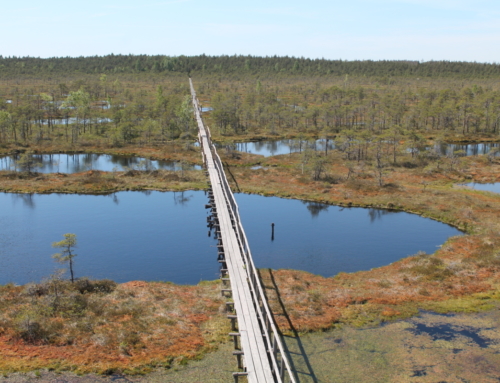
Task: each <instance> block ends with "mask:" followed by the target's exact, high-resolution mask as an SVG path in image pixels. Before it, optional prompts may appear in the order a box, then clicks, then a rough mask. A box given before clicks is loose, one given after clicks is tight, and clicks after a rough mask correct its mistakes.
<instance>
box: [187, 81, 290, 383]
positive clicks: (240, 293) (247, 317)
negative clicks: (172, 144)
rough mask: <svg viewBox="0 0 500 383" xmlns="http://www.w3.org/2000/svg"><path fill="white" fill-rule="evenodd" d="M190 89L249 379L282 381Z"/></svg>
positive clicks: (223, 183) (218, 169)
mask: <svg viewBox="0 0 500 383" xmlns="http://www.w3.org/2000/svg"><path fill="white" fill-rule="evenodd" d="M190 83H191V81H190ZM191 91H192V95H193V104H194V106H195V109H196V120H197V123H198V127H199V133H198V137H199V139H200V142H201V144H202V151H203V158H204V161H205V165H206V168H207V172H208V176H209V179H210V183H211V185H212V195H211V196H210V197H211V201H212V202H211V204H212V205H215V208H216V211H217V218H218V221H219V227H218V229H219V231H220V233H219V235H220V238H221V241H222V245H223V248H224V255H225V262H226V265H227V273H228V274H229V282H230V286H231V293H232V296H233V300H234V303H233V307H234V309H235V311H236V315H237V318H238V332H239V336H240V342H241V349H242V351H243V358H244V365H245V368H246V372H247V373H248V375H247V379H248V381H249V382H265V383H267V382H276V381H278V382H279V381H281V379H280V378H279V376H278V375H273V373H272V370H271V364H270V363H269V357H268V352H267V349H266V346H265V342H264V339H263V337H262V329H261V327H260V326H261V325H260V324H259V320H258V316H257V312H256V310H255V306H254V304H255V302H254V295H252V292H251V287H250V284H249V281H248V270H247V265H246V264H245V257H244V256H243V253H242V249H241V242H240V240H239V237H238V234H237V231H236V230H235V228H236V226H235V220H239V218H238V217H237V216H236V215H237V214H238V213H237V211H233V210H231V209H232V208H231V206H233V205H234V202H232V198H233V196H232V192H231V190H230V189H229V186H228V184H227V179H226V178H225V174H224V170H223V169H222V167H221V164H220V161H218V157H216V158H214V156H213V153H212V150H214V151H215V149H214V148H213V145H212V144H211V142H210V141H209V140H210V138H209V133H208V132H207V130H206V129H205V126H204V125H203V122H202V120H201V116H200V113H199V109H198V105H197V102H196V97H195V93H194V89H193V87H192V83H191ZM212 207H213V206H212ZM233 214H234V216H233Z"/></svg>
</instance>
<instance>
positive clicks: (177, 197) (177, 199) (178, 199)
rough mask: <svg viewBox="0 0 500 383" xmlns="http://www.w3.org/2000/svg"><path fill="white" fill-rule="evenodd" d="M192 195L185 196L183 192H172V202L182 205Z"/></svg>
mask: <svg viewBox="0 0 500 383" xmlns="http://www.w3.org/2000/svg"><path fill="white" fill-rule="evenodd" d="M192 197H193V196H192V195H190V196H186V195H185V192H183V191H182V192H174V203H175V204H176V205H177V204H179V205H182V206H184V205H185V204H186V203H187V202H189V200H190V199H191V198H192Z"/></svg>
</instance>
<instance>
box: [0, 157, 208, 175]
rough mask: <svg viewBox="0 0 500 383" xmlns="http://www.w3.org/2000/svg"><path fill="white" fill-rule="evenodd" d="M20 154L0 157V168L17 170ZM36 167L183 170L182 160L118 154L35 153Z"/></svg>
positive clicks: (186, 167)
mask: <svg viewBox="0 0 500 383" xmlns="http://www.w3.org/2000/svg"><path fill="white" fill-rule="evenodd" d="M18 158H19V157H18V156H8V157H1V158H0V170H17V166H16V159H18ZM33 159H34V160H35V163H36V167H34V168H33V171H35V172H40V173H57V172H60V173H78V172H83V171H87V170H101V171H106V172H110V171H113V170H117V171H122V170H125V169H141V170H154V169H163V170H174V171H177V170H181V164H180V162H175V161H156V160H150V159H147V158H140V157H127V156H116V155H110V154H89V153H86V154H34V155H33ZM183 166H184V170H201V166H200V165H190V164H185V165H183Z"/></svg>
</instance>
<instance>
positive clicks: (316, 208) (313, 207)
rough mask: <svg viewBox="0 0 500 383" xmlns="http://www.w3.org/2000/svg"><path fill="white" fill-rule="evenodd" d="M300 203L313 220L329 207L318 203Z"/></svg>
mask: <svg viewBox="0 0 500 383" xmlns="http://www.w3.org/2000/svg"><path fill="white" fill-rule="evenodd" d="M302 203H303V204H304V205H306V207H307V210H309V212H310V213H311V217H313V218H315V217H317V216H318V215H319V213H320V212H322V211H327V210H328V208H329V207H330V205H326V204H324V203H320V202H309V201H302Z"/></svg>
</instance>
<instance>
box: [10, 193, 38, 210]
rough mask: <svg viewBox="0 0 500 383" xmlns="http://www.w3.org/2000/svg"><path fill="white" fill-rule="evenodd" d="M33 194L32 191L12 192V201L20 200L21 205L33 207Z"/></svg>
mask: <svg viewBox="0 0 500 383" xmlns="http://www.w3.org/2000/svg"><path fill="white" fill-rule="evenodd" d="M34 195H35V194H34V193H23V194H13V202H14V203H16V202H17V201H21V203H22V204H23V206H25V207H27V208H29V209H34V208H35V207H36V205H35V198H34Z"/></svg>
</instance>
